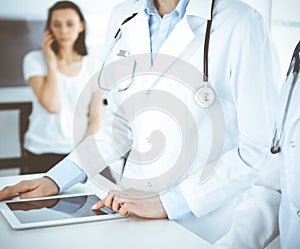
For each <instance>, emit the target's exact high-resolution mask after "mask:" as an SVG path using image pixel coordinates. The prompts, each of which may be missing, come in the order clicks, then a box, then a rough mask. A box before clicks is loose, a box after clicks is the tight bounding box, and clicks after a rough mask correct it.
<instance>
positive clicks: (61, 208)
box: [6, 195, 113, 224]
mask: <svg viewBox="0 0 300 249" xmlns="http://www.w3.org/2000/svg"><path fill="white" fill-rule="evenodd" d="M99 200H100V199H99V198H98V197H97V196H96V195H81V196H71V197H57V198H51V199H43V200H33V201H20V202H10V203H6V205H7V206H8V207H9V209H10V210H11V211H12V212H13V213H14V215H15V216H16V217H17V218H18V220H19V221H20V223H22V224H25V223H34V222H44V221H53V220H65V219H71V218H80V217H89V216H99V215H107V214H112V213H113V211H112V210H110V209H107V208H103V209H101V210H96V211H94V210H92V209H91V207H92V206H93V205H94V204H96V203H97V202H98V201H99Z"/></svg>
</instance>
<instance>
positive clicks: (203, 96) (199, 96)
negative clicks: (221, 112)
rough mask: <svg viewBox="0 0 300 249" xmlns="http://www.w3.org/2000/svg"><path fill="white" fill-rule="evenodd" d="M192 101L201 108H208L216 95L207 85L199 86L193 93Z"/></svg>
mask: <svg viewBox="0 0 300 249" xmlns="http://www.w3.org/2000/svg"><path fill="white" fill-rule="evenodd" d="M194 99H195V102H196V103H197V105H199V106H200V107H202V108H209V107H210V106H212V105H213V104H214V102H215V100H216V93H215V91H214V89H213V88H212V87H211V86H209V85H208V84H205V85H202V86H200V87H199V88H198V89H197V90H196V91H195V92H194Z"/></svg>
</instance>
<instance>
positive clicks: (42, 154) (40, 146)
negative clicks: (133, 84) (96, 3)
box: [21, 1, 101, 174]
mask: <svg viewBox="0 0 300 249" xmlns="http://www.w3.org/2000/svg"><path fill="white" fill-rule="evenodd" d="M99 65H100V62H99V61H97V60H95V59H94V58H93V57H91V56H90V55H88V52H87V49H86V44H85V20H84V17H83V15H82V12H81V11H80V9H79V7H78V6H77V5H75V4H74V3H72V2H69V1H60V2H57V3H56V4H54V5H53V6H52V7H51V8H50V9H49V12H48V19H47V22H46V28H45V34H44V37H43V48H42V50H35V51H31V52H30V53H28V54H27V55H26V56H25V58H24V64H23V73H24V78H25V80H26V81H27V82H28V83H29V84H30V86H31V87H32V90H33V92H34V95H35V99H34V100H33V109H32V113H31V116H30V122H29V129H28V131H27V132H26V134H25V142H24V147H25V158H26V160H25V165H23V169H22V172H21V173H22V174H27V173H38V172H46V171H48V170H49V169H50V168H51V167H52V166H54V165H55V164H56V163H57V162H59V161H60V160H62V159H63V158H64V157H65V156H66V155H67V154H69V153H70V152H71V151H72V149H73V148H74V145H76V143H78V142H80V140H82V138H84V137H85V136H88V135H91V134H92V133H94V132H95V131H97V129H98V127H99V122H100V114H99V113H100V111H99V110H98V112H97V109H98V104H99V103H100V102H99V101H100V99H101V94H100V91H99V90H97V89H98V88H97V84H96V83H95V84H93V82H90V83H92V84H87V82H88V81H89V79H91V78H92V76H93V75H95V73H96V72H97V70H98V69H99ZM83 95H84V98H83V97H82V96H83ZM75 120H77V121H76V122H79V123H80V125H79V126H78V125H77V128H76V131H75V130H74V127H73V124H75ZM75 133H76V134H75ZM74 135H75V137H74Z"/></svg>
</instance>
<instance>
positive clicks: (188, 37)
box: [159, 17, 195, 57]
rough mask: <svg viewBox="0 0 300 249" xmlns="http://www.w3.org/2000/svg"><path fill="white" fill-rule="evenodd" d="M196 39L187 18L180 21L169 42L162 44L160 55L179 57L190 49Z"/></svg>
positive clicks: (169, 37) (168, 39)
mask: <svg viewBox="0 0 300 249" xmlns="http://www.w3.org/2000/svg"><path fill="white" fill-rule="evenodd" d="M194 37H195V35H194V32H193V31H192V29H191V27H190V25H189V23H188V21H187V18H186V17H184V18H182V19H181V20H180V21H179V23H178V24H177V25H176V26H175V28H174V29H173V31H172V32H171V34H170V35H169V36H168V38H167V40H166V41H165V42H164V43H163V44H162V46H161V48H160V50H159V53H161V54H168V55H172V56H174V57H178V56H180V54H181V53H182V52H183V51H184V50H185V49H186V48H187V47H188V45H189V44H190V42H191V41H192V40H193V39H194Z"/></svg>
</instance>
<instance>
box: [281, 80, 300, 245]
mask: <svg viewBox="0 0 300 249" xmlns="http://www.w3.org/2000/svg"><path fill="white" fill-rule="evenodd" d="M291 80H292V74H290V75H289V77H288V78H287V81H286V82H285V83H284V85H283V89H282V100H283V101H284V103H283V104H282V106H284V104H285V101H286V99H287V94H288V90H289V87H290V83H291ZM299 97H300V78H299V77H298V80H297V81H296V85H295V88H294V91H293V95H292V99H291V103H290V108H289V112H288V116H287V121H286V127H285V135H284V143H283V145H282V156H283V159H284V165H282V167H281V187H282V189H281V191H282V200H281V204H280V212H279V222H280V241H281V246H282V248H283V249H297V248H300V238H299V232H300V194H299V189H300V181H299V178H300V167H299V162H300V105H299Z"/></svg>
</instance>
